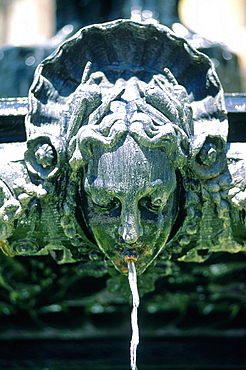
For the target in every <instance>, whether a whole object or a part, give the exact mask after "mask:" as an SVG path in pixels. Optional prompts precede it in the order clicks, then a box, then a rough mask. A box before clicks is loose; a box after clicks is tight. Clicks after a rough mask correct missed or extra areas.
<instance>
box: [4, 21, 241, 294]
mask: <svg viewBox="0 0 246 370" xmlns="http://www.w3.org/2000/svg"><path fill="white" fill-rule="evenodd" d="M25 132H26V139H25V141H24V142H18V143H16V142H10V143H5V144H2V145H1V146H0V154H1V167H0V240H1V241H0V246H1V249H2V251H3V253H4V254H5V255H7V256H8V257H16V256H17V258H18V257H22V256H25V257H26V256H37V257H38V256H46V255H51V256H52V257H53V259H54V260H55V261H56V262H57V263H58V264H60V265H63V264H70V263H71V264H72V265H73V264H76V263H80V264H81V265H82V266H83V269H84V270H86V269H87V270H88V271H91V270H92V269H93V267H92V266H93V265H96V264H98V266H99V267H100V269H101V273H100V274H101V275H103V274H106V273H107V272H109V273H110V271H111V272H112V271H114V272H112V273H111V274H112V275H113V276H114V277H115V276H116V277H115V279H116V280H117V279H118V277H117V275H119V276H121V275H127V273H128V268H127V266H128V263H129V262H134V264H135V266H136V271H137V274H138V275H140V276H145V275H146V276H147V275H148V272H149V271H150V274H153V271H154V270H153V266H154V265H155V264H156V266H157V269H156V270H155V280H157V279H158V276H160V277H161V276H164V275H165V274H166V275H167V274H168V272H167V271H170V266H171V265H170V264H172V263H174V264H175V263H184V262H193V263H202V262H205V261H207V260H209V258H211V256H212V255H214V254H216V253H218V255H219V256H220V255H221V253H226V254H233V255H234V254H236V253H239V252H245V250H246V245H245V232H246V224H245V208H246V180H245V175H246V167H245V158H246V157H245V145H244V144H243V143H227V136H228V120H227V112H226V107H225V101H224V94H223V91H222V88H221V84H220V82H219V80H218V77H217V75H216V73H215V70H214V67H213V64H212V62H211V61H210V59H209V58H208V57H207V56H205V55H204V54H202V53H200V52H198V51H196V50H195V49H193V48H192V47H191V46H190V45H189V43H188V42H187V41H186V40H184V39H182V38H180V37H177V36H176V35H175V34H174V33H173V32H172V31H170V30H169V29H168V28H167V27H165V26H162V25H160V24H145V23H137V22H133V21H128V20H117V21H113V22H109V23H104V24H98V25H93V26H88V27H85V28H83V29H81V30H80V31H79V32H78V33H77V34H76V35H75V36H73V37H72V38H71V39H69V40H68V41H66V42H65V43H63V44H62V45H61V46H60V47H59V48H58V50H57V51H56V52H55V53H53V54H52V55H51V56H50V57H48V58H46V59H45V60H44V61H43V62H42V63H41V64H40V65H39V66H38V68H37V70H36V73H35V78H34V81H33V83H32V86H31V88H30V91H29V96H28V112H27V114H26V117H25ZM98 261H99V262H98ZM158 264H159V265H158ZM116 270H117V271H118V272H116ZM115 272H116V273H115ZM151 289H153V287H152V285H151V288H149V287H147V286H145V287H142V293H144V292H146V291H148V290H151Z"/></svg>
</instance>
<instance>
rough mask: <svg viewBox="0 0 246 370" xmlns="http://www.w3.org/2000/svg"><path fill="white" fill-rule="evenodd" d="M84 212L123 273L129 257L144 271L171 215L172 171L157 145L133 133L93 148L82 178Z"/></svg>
mask: <svg viewBox="0 0 246 370" xmlns="http://www.w3.org/2000/svg"><path fill="white" fill-rule="evenodd" d="M84 189H85V192H86V194H87V206H86V208H87V209H86V212H85V213H86V215H87V222H88V224H89V226H90V229H91V231H92V233H93V235H94V237H95V239H96V241H97V243H98V245H99V247H100V248H101V250H102V251H103V252H104V253H105V255H106V256H107V257H108V258H109V259H110V260H111V261H112V262H113V263H114V265H115V267H116V268H117V269H118V270H120V271H121V272H122V273H123V274H127V272H128V270H127V262H129V260H133V261H134V262H135V264H136V269H137V272H138V274H140V273H142V272H143V271H144V270H145V269H146V268H147V266H148V265H149V264H150V263H151V262H152V261H153V259H154V258H155V257H156V256H157V254H158V253H159V252H160V250H161V249H162V247H163V246H164V244H165V242H166V240H167V238H168V236H169V234H170V231H171V228H172V225H173V222H174V219H175V217H176V210H175V207H174V204H175V203H176V202H175V199H174V198H175V197H174V193H175V192H174V191H175V189H176V176H175V171H174V169H173V167H172V166H171V164H170V162H169V160H168V158H167V156H166V154H165V153H164V152H162V151H161V150H160V149H149V148H143V147H139V145H138V144H137V143H136V142H135V141H134V139H132V138H131V137H129V138H126V139H125V141H124V143H121V145H118V146H117V147H116V148H114V149H112V150H108V151H106V150H102V149H99V148H98V150H97V153H95V155H94V158H93V159H92V160H91V161H90V163H89V166H88V170H87V173H86V176H85V180H84Z"/></svg>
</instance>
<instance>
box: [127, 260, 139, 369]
mask: <svg viewBox="0 0 246 370" xmlns="http://www.w3.org/2000/svg"><path fill="white" fill-rule="evenodd" d="M128 281H129V285H130V289H131V292H132V313H131V324H132V338H131V345H130V364H131V370H137V346H138V343H139V330H138V306H139V295H138V287H137V273H136V268H135V264H134V262H133V261H129V263H128Z"/></svg>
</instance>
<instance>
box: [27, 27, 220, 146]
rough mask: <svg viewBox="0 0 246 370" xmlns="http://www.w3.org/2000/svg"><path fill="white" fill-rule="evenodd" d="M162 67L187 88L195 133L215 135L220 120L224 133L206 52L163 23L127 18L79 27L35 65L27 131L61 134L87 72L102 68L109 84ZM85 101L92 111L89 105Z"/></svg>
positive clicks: (215, 83) (97, 96) (144, 76)
mask: <svg viewBox="0 0 246 370" xmlns="http://www.w3.org/2000/svg"><path fill="white" fill-rule="evenodd" d="M88 61H89V62H90V70H89V69H88V68H87V67H88ZM165 68H168V69H169V70H170V71H171V73H172V75H173V76H174V77H175V79H176V80H177V82H178V84H179V85H182V86H184V87H185V89H186V91H187V93H188V96H189V100H190V103H191V106H192V108H193V117H194V121H195V122H196V123H197V124H196V127H195V135H196V134H197V135H198V136H201V135H203V136H204V140H205V138H206V136H207V132H209V133H210V134H211V135H213V134H214V132H215V126H216V131H218V125H219V130H220V135H221V136H222V137H223V138H224V139H225V138H226V136H227V122H226V118H225V108H224V102H223V92H222V89H221V85H220V82H219V80H218V78H217V75H216V73H215V71H214V68H213V65H212V63H211V61H210V60H209V58H208V57H207V56H205V55H204V54H202V53H200V52H198V51H196V50H195V49H193V48H192V47H191V46H190V45H189V43H188V42H187V41H186V40H185V39H183V38H180V37H177V36H176V35H175V34H174V33H173V32H172V31H171V30H169V29H168V28H167V27H165V26H162V25H159V24H157V25H156V24H155V25H153V24H144V23H136V22H132V21H128V20H117V21H113V22H109V23H104V24H97V25H92V26H88V27H85V28H83V29H81V30H80V31H79V32H78V33H77V34H76V35H75V36H74V37H72V38H71V39H69V40H68V41H66V42H65V43H64V44H62V45H61V46H60V47H59V48H58V50H57V51H56V52H55V53H54V54H53V55H52V56H50V57H48V58H47V59H46V60H44V62H43V63H41V64H40V65H39V66H38V68H37V70H36V75H35V79H34V82H33V84H32V86H31V89H30V93H29V102H30V109H29V114H28V115H27V119H26V128H27V135H28V137H30V135H33V134H34V135H35V136H36V135H38V133H39V132H40V133H43V132H46V133H47V134H52V135H55V136H57V137H58V136H64V135H65V133H66V130H67V127H66V125H67V121H68V119H67V114H68V113H67V112H68V106H71V105H74V104H75V105H76V101H74V100H76V99H72V98H71V96H72V95H73V94H74V93H75V92H76V89H77V88H78V87H79V85H80V84H81V80H82V82H86V80H87V79H88V76H89V74H91V73H95V72H97V71H101V72H103V74H104V75H105V76H106V78H107V79H108V81H109V82H110V83H112V84H114V83H115V82H116V80H117V79H119V78H123V79H125V80H128V79H130V78H131V77H133V76H136V77H137V78H139V79H140V80H142V81H144V82H146V83H148V82H149V81H150V80H151V79H152V78H153V76H154V75H156V74H163V71H164V69H165ZM80 86H81V85H80ZM83 93H84V95H83ZM81 94H82V95H83V96H84V98H85V100H86V99H87V98H86V92H85V91H84V92H83V91H82V92H81V91H79V92H78V91H77V95H76V96H77V98H78V96H81ZM91 96H93V99H94V101H95V100H97V99H99V100H100V94H99V92H98V91H96V90H95V91H93V92H90V97H91ZM93 99H92V100H93ZM85 105H86V104H85ZM87 106H90V110H91V111H93V108H94V107H93V106H91V105H90V104H87ZM70 110H71V109H70ZM91 111H90V112H89V113H91ZM206 120H210V122H211V124H210V125H209V126H207V125H204V121H206ZM194 143H195V141H194ZM194 145H195V144H194Z"/></svg>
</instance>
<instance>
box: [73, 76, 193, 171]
mask: <svg viewBox="0 0 246 370" xmlns="http://www.w3.org/2000/svg"><path fill="white" fill-rule="evenodd" d="M165 74H166V75H168V77H169V80H170V79H171V73H170V72H169V71H165ZM104 79H105V76H104ZM91 80H92V81H93V76H92V77H91ZM132 89H135V94H136V95H137V96H136V98H135V99H134V100H131V99H130V98H129V94H130V93H132V92H131V90H132ZM141 90H142V91H141ZM115 95H116V96H117V97H119V96H122V98H121V99H120V100H119V99H117V100H114V97H115ZM141 95H143V97H141ZM111 96H112V95H111ZM104 105H105V104H104ZM158 108H159V109H158ZM192 123H193V122H192V111H191V107H190V105H189V102H188V96H187V93H186V91H185V89H184V88H183V87H182V86H180V85H178V84H177V82H176V81H175V79H174V77H173V76H172V82H171V83H170V82H169V81H168V80H167V78H165V76H154V78H153V79H152V80H151V82H150V83H149V84H144V83H143V82H142V81H139V80H138V79H137V78H136V77H134V78H132V79H130V80H129V81H127V82H125V81H124V82H123V81H120V86H119V87H118V93H117V94H113V98H112V99H110V100H109V101H108V102H107V109H105V106H103V104H101V105H100V106H99V107H98V108H97V109H96V110H95V111H94V112H93V113H91V114H90V116H89V118H88V120H87V122H85V123H83V124H82V127H80V129H79V130H78V132H77V134H76V135H75V136H74V137H72V139H71V141H70V144H69V151H68V153H69V154H68V156H69V162H70V165H71V167H72V168H73V169H74V170H76V169H78V168H80V167H81V166H84V165H85V164H86V163H87V162H88V160H89V159H90V158H91V157H92V155H93V147H94V145H101V146H103V147H104V148H112V147H114V146H115V145H116V144H117V143H118V142H119V140H120V139H121V138H122V137H123V136H126V135H130V136H132V137H133V138H134V139H135V140H136V141H137V142H138V143H139V145H142V146H145V147H149V148H161V149H162V150H165V151H166V153H167V155H168V156H169V158H170V159H171V161H172V163H173V165H174V167H176V168H177V167H179V168H182V167H183V166H184V163H185V162H186V159H187V156H188V152H189V138H190V136H191V133H192V131H193V126H192ZM74 126H77V125H76V124H74V123H73V124H70V127H74Z"/></svg>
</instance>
